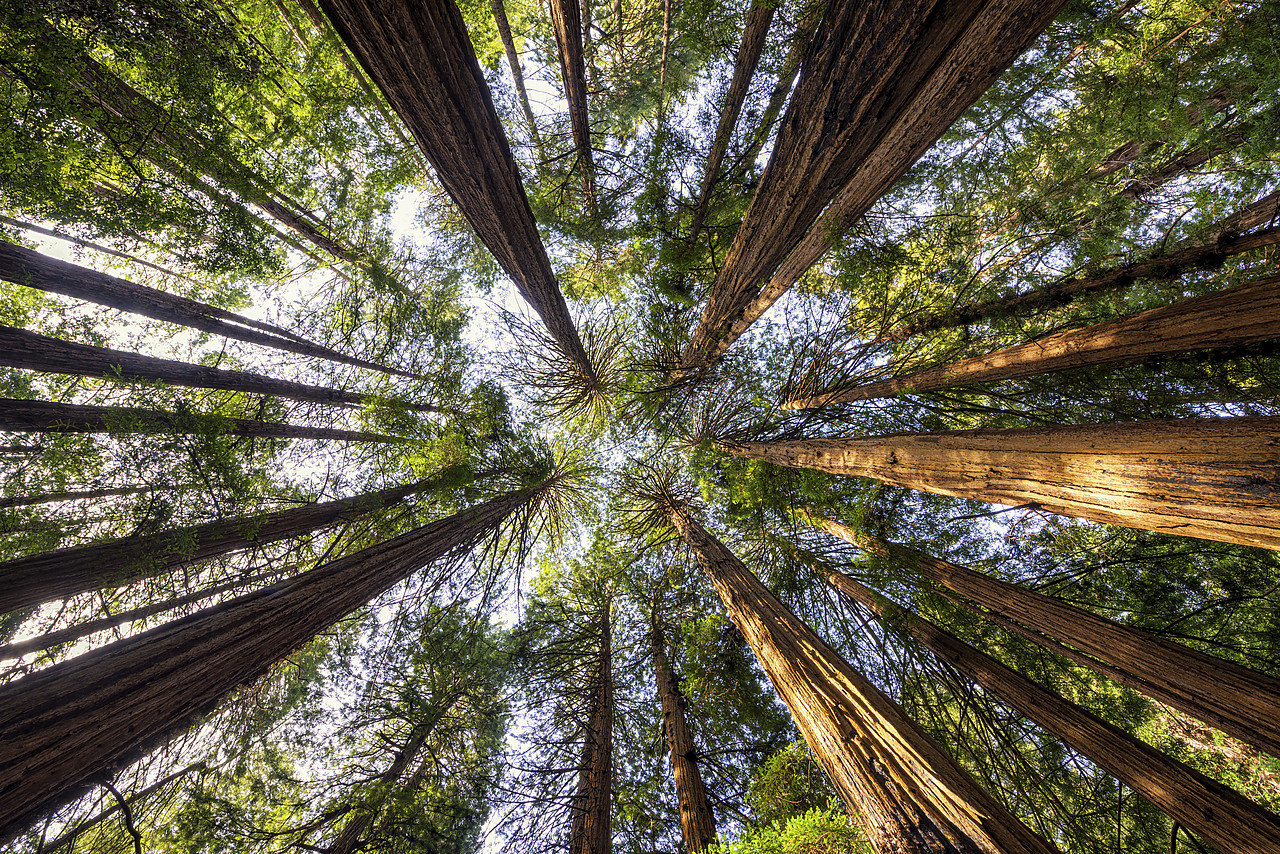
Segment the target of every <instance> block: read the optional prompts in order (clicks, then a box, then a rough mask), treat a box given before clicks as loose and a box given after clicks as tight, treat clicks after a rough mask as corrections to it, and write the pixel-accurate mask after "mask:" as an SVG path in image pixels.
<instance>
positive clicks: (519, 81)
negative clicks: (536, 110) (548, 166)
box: [489, 0, 542, 145]
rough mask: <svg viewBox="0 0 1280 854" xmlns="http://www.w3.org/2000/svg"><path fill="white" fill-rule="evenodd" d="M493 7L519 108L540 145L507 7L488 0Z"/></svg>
mask: <svg viewBox="0 0 1280 854" xmlns="http://www.w3.org/2000/svg"><path fill="white" fill-rule="evenodd" d="M489 5H490V7H492V9H493V20H494V23H496V24H497V25H498V35H499V36H501V37H502V48H503V50H505V51H506V52H507V65H508V66H509V67H510V68H511V79H512V80H514V81H515V84H516V95H517V96H518V97H519V98H520V109H522V110H524V119H525V121H526V122H528V123H529V135H530V136H531V137H532V138H533V144H534V145H541V144H542V140H541V139H540V138H539V136H538V122H537V120H536V119H535V118H534V117H533V107H531V106H530V105H529V93H528V91H526V90H525V88H524V71H523V70H522V69H521V68H520V55H519V54H518V53H516V42H515V39H514V38H512V36H511V22H510V21H508V20H507V9H506V7H505V6H503V5H502V0H489Z"/></svg>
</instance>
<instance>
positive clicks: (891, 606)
mask: <svg viewBox="0 0 1280 854" xmlns="http://www.w3.org/2000/svg"><path fill="white" fill-rule="evenodd" d="M801 557H802V560H804V561H805V563H807V564H808V565H809V566H810V567H811V568H813V569H814V570H816V571H817V572H818V573H819V574H820V575H822V576H823V577H824V578H825V579H826V581H827V583H829V584H830V585H831V586H832V587H834V588H835V589H836V590H839V591H840V592H841V593H843V594H844V595H846V596H848V597H849V598H850V599H852V600H854V601H855V602H859V603H861V604H862V605H864V606H865V607H866V608H867V609H868V610H870V611H871V612H872V613H873V614H875V615H876V616H877V617H879V618H880V620H881V621H883V622H884V623H886V624H888V625H890V626H892V627H893V628H895V629H896V630H898V631H899V632H902V633H904V634H907V635H910V636H911V637H913V638H915V639H916V640H917V641H919V642H920V643H921V644H922V645H923V646H924V647H925V648H927V649H928V650H930V651H931V652H932V653H934V654H935V655H936V656H937V657H938V658H939V659H941V660H943V661H945V662H947V663H948V664H950V665H952V666H953V667H955V668H956V669H957V670H959V671H960V672H961V673H963V674H965V675H966V676H968V677H969V678H970V679H972V680H973V681H974V682H976V683H977V684H978V685H980V686H982V688H983V689H984V690H986V691H990V692H991V693H992V694H994V695H996V696H997V697H999V698H1000V699H1002V700H1003V701H1004V702H1006V703H1008V704H1009V705H1010V706H1011V707H1013V708H1014V709H1016V710H1017V711H1019V712H1021V713H1022V714H1023V715H1025V716H1026V717H1028V718H1029V719H1031V720H1033V721H1035V722H1036V723H1037V724H1039V725H1040V726H1042V727H1044V729H1045V730H1046V731H1048V732H1049V733H1051V734H1052V735H1054V736H1056V737H1057V738H1059V739H1060V740H1061V741H1062V742H1063V743H1064V744H1065V745H1066V746H1067V747H1069V748H1071V749H1072V750H1075V751H1078V752H1079V753H1081V754H1082V755H1084V756H1085V757H1087V758H1088V759H1090V760H1091V761H1093V762H1095V763H1096V764H1097V765H1098V766H1099V767H1100V768H1102V769H1103V770H1105V771H1106V772H1107V773H1109V774H1111V775H1112V776H1113V777H1115V778H1116V779H1117V780H1119V781H1121V782H1122V783H1125V784H1126V785H1128V786H1129V787H1130V788H1132V789H1133V790H1134V791H1135V792H1137V793H1138V794H1140V795H1142V796H1143V797H1144V798H1146V799H1147V800H1149V801H1150V802H1151V803H1153V804H1154V805H1155V806H1156V807H1158V808H1159V809H1161V810H1163V811H1164V812H1165V813H1166V814H1167V815H1168V816H1169V817H1170V818H1172V819H1173V820H1174V821H1175V822H1177V823H1178V824H1181V825H1182V826H1183V827H1185V828H1187V829H1188V830H1191V831H1193V832H1195V833H1198V834H1200V835H1201V836H1202V837H1204V838H1205V839H1206V840H1208V841H1209V842H1211V843H1213V845H1215V846H1217V847H1218V848H1219V849H1220V850H1222V851H1239V852H1258V854H1263V852H1273V854H1274V853H1275V852H1280V817H1277V816H1275V815H1273V814H1272V813H1269V812H1267V811H1266V810H1264V809H1262V808H1261V807H1259V806H1258V805H1257V804H1255V803H1253V802H1252V801H1250V800H1249V799H1248V798H1246V797H1244V796H1243V795H1241V794H1240V793H1238V792H1236V791H1234V790H1233V789H1231V788H1229V787H1227V786H1224V785H1222V784H1221V783H1218V782H1216V781H1214V780H1211V779H1209V778H1208V777H1206V776H1204V775H1203V774H1201V773H1199V772H1197V771H1195V770H1193V769H1191V768H1189V767H1187V766H1186V765H1184V764H1183V763H1181V762H1178V761H1177V760H1175V759H1172V758H1171V757H1168V756H1165V755H1164V754H1163V753H1161V752H1160V751H1158V750H1156V749H1154V748H1152V747H1150V746H1148V745H1146V744H1144V743H1142V742H1141V741H1139V740H1138V739H1136V738H1134V737H1133V736H1131V735H1129V734H1128V733H1126V732H1124V731H1123V730H1121V729H1119V728H1118V727H1115V726H1112V725H1111V724H1109V723H1107V722H1106V721H1103V720H1102V719H1101V718H1098V717H1097V716H1095V715H1094V714H1092V713H1091V712H1089V711H1086V710H1085V709H1083V708H1081V707H1080V706H1077V705H1076V704H1074V703H1072V702H1070V701H1068V700H1065V699H1063V698H1062V697H1060V696H1058V695H1057V694H1054V693H1053V692H1051V691H1048V690H1046V689H1044V688H1042V687H1041V686H1040V685H1038V684H1036V683H1035V682H1032V681H1031V680H1030V679H1027V678H1026V677H1024V676H1022V675H1021V674H1020V673H1018V672H1016V671H1014V670H1012V669H1010V668H1008V667H1005V666H1004V665H1003V664H1001V663H1000V662H998V661H996V660H995V659H993V658H991V657H990V656H988V655H986V654H985V653H982V652H979V651H978V650H976V649H974V648H973V647H971V646H969V645H968V644H966V643H965V642H963V641H961V640H960V639H958V638H956V637H955V636H953V635H951V634H948V633H947V632H945V631H943V630H942V629H940V628H938V627H937V626H935V625H934V624H933V623H931V622H929V621H928V620H925V619H924V618H922V617H918V616H916V615H915V614H912V613H911V612H910V611H908V610H907V609H906V608H903V607H902V606H900V605H898V604H896V603H894V602H892V601H890V600H888V599H886V598H885V597H883V596H881V595H879V594H878V593H875V592H873V591H872V590H870V589H868V588H867V587H864V586H863V585H862V584H860V583H858V582H857V581H856V580H855V579H853V578H852V577H850V576H848V575H846V574H844V573H841V572H838V571H837V570H836V569H835V568H834V567H831V566H830V565H828V564H826V563H824V562H822V561H820V560H817V559H816V558H815V557H814V556H812V555H802V556H801Z"/></svg>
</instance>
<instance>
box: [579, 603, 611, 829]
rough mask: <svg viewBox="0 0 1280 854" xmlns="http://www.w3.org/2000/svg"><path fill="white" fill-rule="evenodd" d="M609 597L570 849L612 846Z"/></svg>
mask: <svg viewBox="0 0 1280 854" xmlns="http://www.w3.org/2000/svg"><path fill="white" fill-rule="evenodd" d="M611 606H612V603H611V602H610V600H609V599H608V598H606V599H605V601H604V604H603V605H602V606H601V609H600V618H599V626H600V652H599V656H598V657H597V659H596V667H595V672H594V673H592V674H591V682H590V691H591V700H590V702H589V703H588V706H587V719H586V723H585V725H584V727H583V736H582V764H581V766H579V769H578V788H577V791H576V792H575V794H574V796H573V805H572V807H571V812H572V821H571V824H570V828H569V854H609V852H610V851H611V850H613V825H612V814H611V807H612V805H613V629H612V626H611V624H610V620H611V617H612V610H613V609H612V607H611Z"/></svg>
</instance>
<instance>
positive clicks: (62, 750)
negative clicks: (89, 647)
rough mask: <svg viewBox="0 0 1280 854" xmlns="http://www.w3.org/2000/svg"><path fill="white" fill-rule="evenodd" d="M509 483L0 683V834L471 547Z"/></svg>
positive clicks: (506, 509)
mask: <svg viewBox="0 0 1280 854" xmlns="http://www.w3.org/2000/svg"><path fill="white" fill-rule="evenodd" d="M529 495H530V493H529V491H528V490H521V491H518V492H511V493H507V494H505V495H502V496H500V497H498V498H494V499H492V500H490V501H487V502H485V503H483V504H480V505H478V506H475V507H469V508H467V509H465V510H463V511H462V512H460V513H458V514H456V515H454V516H450V517H449V518H447V519H442V520H440V521H438V522H434V523H432V524H430V525H427V526H425V527H423V528H419V529H417V530H416V531H412V532H410V533H408V534H404V535H402V536H399V537H396V538H395V539H392V540H389V541H387V542H383V543H379V544H378V545H375V546H372V547H370V548H367V549H364V550H363V551H360V552H357V553H356V554H353V555H350V556H348V557H344V558H340V559H339V560H335V561H332V562H330V563H327V564H325V565H323V566H320V567H317V568H315V569H313V570H310V571H308V572H304V573H302V574H301V575H298V576H295V577H293V578H291V579H288V580H286V581H282V582H279V583H277V584H273V585H271V586H269V587H266V588H264V589H262V590H259V591H255V592H253V593H249V594H246V595H245V596H241V597H238V598H236V599H233V600H231V601H228V602H224V603H221V604H219V605H216V606H214V607H212V608H207V609H205V610H204V611H201V612H200V613H198V614H193V615H191V616H190V617H185V618H183V619H181V620H175V621H173V622H172V623H168V624H166V625H164V626H161V627H159V628H155V629H152V630H151V631H148V632H144V633H142V634H140V635H136V636H135V637H132V638H129V639H127V640H123V641H120V642H118V643H113V644H111V645H109V646H107V647H103V648H102V649H98V650H94V651H93V652H89V653H86V654H84V655H82V656H79V657H78V658H74V659H71V660H70V661H65V662H62V663H60V664H56V665H54V666H52V667H50V668H48V669H46V670H41V671H38V672H36V673H32V674H28V675H27V676H24V677H23V678H22V679H19V680H17V681H15V682H10V683H9V684H7V685H4V686H2V687H0V841H3V840H8V839H10V838H12V837H13V836H14V835H15V834H17V833H19V832H21V831H22V830H24V829H25V828H26V827H27V826H28V825H29V824H30V823H32V822H34V821H35V820H37V819H38V818H39V817H40V816H42V815H43V814H45V813H48V812H49V811H51V810H53V809H56V808H58V807H59V806H61V805H63V804H66V803H68V802H69V801H72V800H74V799H75V798H77V797H79V796H80V795H82V794H83V793H84V792H85V791H86V790H88V789H89V788H90V787H91V786H92V785H93V783H94V781H95V780H98V779H101V777H102V776H103V775H105V774H108V773H110V772H111V771H112V770H113V769H115V768H118V767H121V766H123V765H126V764H128V763H131V762H134V761H136V760H137V759H139V758H140V757H142V756H144V755H145V754H146V753H147V751H149V750H152V749H154V748H155V747H157V746H158V745H160V744H162V743H164V742H165V741H166V740H168V739H170V738H172V737H173V736H175V735H177V734H178V733H180V732H182V731H183V730H185V729H186V728H188V727H189V726H191V725H192V724H193V723H195V722H196V721H198V720H199V719H200V718H202V717H203V716H205V715H207V714H209V713H210V712H212V711H213V710H214V708H215V707H216V706H217V705H218V703H219V701H220V700H221V699H222V698H223V697H225V696H226V695H227V694H228V693H230V692H231V691H233V690H235V689H236V688H238V687H240V686H242V685H246V684H248V683H250V682H252V681H253V680H255V679H257V678H259V677H261V676H262V675H263V674H265V673H266V672H267V671H268V670H270V669H271V667H272V665H273V664H275V662H277V661H279V660H280V659H281V658H282V657H284V656H285V655H288V654H289V653H290V652H292V651H293V650H295V649H297V648H298V647H299V646H301V645H302V644H304V643H306V642H307V641H309V640H310V639H311V638H313V637H315V636H316V634H318V633H319V632H321V631H324V630H325V629H326V628H328V627H329V626H331V625H333V624H334V623H336V622H337V621H338V620H341V619H342V618H343V617H345V616H346V615H348V614H350V613H351V612H352V611H354V610H356V609H357V608H359V607H361V606H362V605H364V604H365V603H366V602H368V601H369V600H370V599H371V598H373V597H374V596H377V595H378V594H379V593H381V592H383V591H385V590H387V589H388V588H390V587H391V586H393V585H395V584H397V583H398V582H400V581H402V580H404V579H405V578H407V577H409V576H410V575H412V574H413V573H414V572H416V571H418V570H419V569H421V568H422V567H424V566H427V565H430V564H432V563H434V562H435V561H437V560H439V559H441V558H442V557H444V556H446V555H448V554H450V553H457V552H458V551H460V550H463V549H467V548H470V547H471V546H472V545H473V544H474V543H475V542H477V541H478V540H479V539H480V538H481V537H483V536H485V535H487V534H489V533H490V532H492V531H493V530H495V529H496V528H497V527H498V525H500V524H501V522H502V521H503V519H505V518H506V517H507V515H509V514H510V513H511V512H512V511H514V510H515V509H516V508H518V507H519V506H521V505H522V504H524V503H525V502H526V501H527V500H528V498H529Z"/></svg>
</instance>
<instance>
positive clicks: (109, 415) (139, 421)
mask: <svg viewBox="0 0 1280 854" xmlns="http://www.w3.org/2000/svg"><path fill="white" fill-rule="evenodd" d="M0 430H7V431H10V432H14V433H204V434H226V435H230V436H250V437H253V438H270V439H337V440H341V441H347V442H402V441H404V440H403V439H399V438H397V437H395V436H384V435H382V434H381V433H367V432H364V431H361V430H340V429H336V428H333V427H307V426H305V425H301V424H275V423H271V422H268V421H255V420H253V419H251V418H228V417H226V416H223V415H216V414H207V413H199V412H166V411H164V410H161V409H135V408H133V407H128V406H87V405H84V404H78V403H51V402H49V401H45V400H15V399H13V398H0ZM0 506H4V504H3V502H0Z"/></svg>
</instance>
